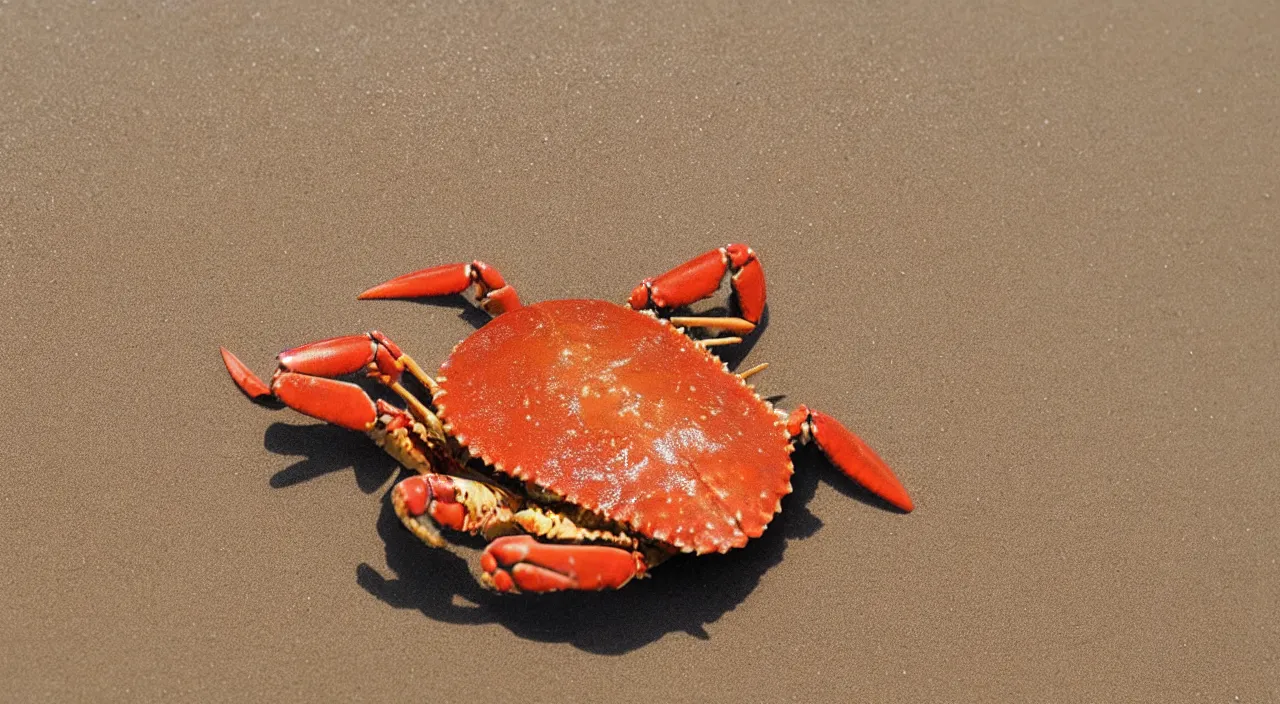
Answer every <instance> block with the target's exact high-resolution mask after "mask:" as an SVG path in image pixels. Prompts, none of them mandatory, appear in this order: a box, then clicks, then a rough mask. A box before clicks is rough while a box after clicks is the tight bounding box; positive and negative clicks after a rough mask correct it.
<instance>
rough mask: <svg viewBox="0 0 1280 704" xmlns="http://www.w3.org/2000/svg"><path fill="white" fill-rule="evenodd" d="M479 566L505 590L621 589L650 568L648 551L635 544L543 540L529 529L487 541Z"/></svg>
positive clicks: (495, 583) (486, 580) (493, 582)
mask: <svg viewBox="0 0 1280 704" xmlns="http://www.w3.org/2000/svg"><path fill="white" fill-rule="evenodd" d="M480 566H481V567H482V568H483V569H484V572H485V574H484V581H485V582H486V583H490V584H492V585H493V587H494V588H496V589H497V590H498V591H501V592H509V591H522V592H554V591H561V590H565V589H580V590H599V589H618V588H620V587H622V586H623V585H625V584H626V583H627V582H630V581H631V580H632V578H635V577H643V576H644V574H645V572H646V571H647V570H648V562H647V561H646V560H645V557H644V555H643V554H641V553H640V552H637V551H634V550H624V549H622V548H615V547H610V546H607V545H562V544H555V543H540V542H538V541H537V540H535V539H534V538H533V537H531V536H527V535H513V536H508V537H505V538H498V539H497V540H495V541H493V542H492V543H489V545H488V546H487V547H486V548H485V550H484V554H483V555H481V556H480Z"/></svg>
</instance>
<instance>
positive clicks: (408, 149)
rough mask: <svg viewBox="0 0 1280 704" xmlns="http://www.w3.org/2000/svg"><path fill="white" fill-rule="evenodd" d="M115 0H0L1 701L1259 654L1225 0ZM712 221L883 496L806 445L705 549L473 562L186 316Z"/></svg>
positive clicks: (789, 378) (350, 324)
mask: <svg viewBox="0 0 1280 704" xmlns="http://www.w3.org/2000/svg"><path fill="white" fill-rule="evenodd" d="M157 5H158V4H153V3H124V4H116V3H107V4H105V5H104V4H97V5H83V6H82V5H76V6H72V5H70V4H62V5H59V6H55V4H53V3H42V2H30V1H20V2H19V1H15V2H10V3H7V4H4V5H2V6H0V281H2V284H0V301H2V304H0V311H2V312H3V315H4V328H5V334H4V335H3V336H2V337H0V368H3V369H4V373H3V376H0V391H2V392H3V398H4V401H3V403H0V427H2V428H4V437H5V438H6V439H5V440H4V441H3V442H0V467H3V470H2V471H3V483H2V484H0V526H2V527H3V533H2V535H3V538H2V539H0V564H3V565H4V570H3V576H2V577H0V603H3V605H4V615H3V617H0V681H3V682H4V683H5V684H4V687H3V690H2V691H0V699H6V700H9V701H39V700H58V701H72V700H84V699H89V698H95V699H102V700H114V701H145V700H153V701H154V700H169V701H174V700H185V701H204V700H232V701H245V700H282V701H297V700H303V699H306V700H309V701H326V700H367V701H384V702H393V701H399V700H404V699H408V700H417V701H450V702H468V703H471V702H489V701H492V702H510V701H516V700H519V701H531V702H545V701H584V702H585V701H592V702H595V701H635V702H666V701H694V700H698V701H724V702H774V701H792V700H794V701H804V702H816V701H833V702H834V701H924V702H930V701H933V702H941V701H947V702H970V701H1116V702H1118V701H1135V702H1136V701H1151V702H1184V701H1187V702H1189V701H1207V702H1232V701H1237V700H1238V701H1244V702H1265V701H1277V700H1280V684H1278V683H1280V662H1278V660H1280V617H1278V616H1277V613H1278V609H1280V566H1278V564H1277V558H1280V467H1278V464H1280V463H1278V461H1277V459H1276V458H1277V456H1280V440H1278V439H1277V438H1278V434H1277V430H1278V429H1280V402H1278V401H1277V398H1278V397H1280V366H1278V364H1277V360H1278V355H1277V347H1278V343H1280V322H1278V321H1280V318H1278V317H1277V310H1280V231H1278V224H1280V223H1278V219H1277V215H1276V211H1277V207H1280V178H1278V174H1280V158H1278V157H1280V80H1278V76H1277V67H1278V66H1280V42H1277V41H1276V40H1277V36H1278V32H1280V14H1277V11H1276V8H1275V6H1274V5H1272V4H1271V3H1267V2H1257V1H1245V2H1232V3H1195V2H1185V1H1183V0H1176V1H1175V2H1169V3H1160V4H1150V3H1148V4H1146V5H1145V6H1144V5H1142V4H1137V3H1119V4H1108V3H1065V4H1064V3H1049V2H1044V3H1035V4H1033V5H1032V6H1030V7H1027V8H1022V9H1020V8H1018V7H1014V6H1007V5H1005V4H1002V3H977V4H973V3H968V4H952V5H940V4H938V3H927V2H907V3H902V4H897V3H894V4H890V5H888V6H885V5H881V4H872V3H847V4H846V3H836V2H796V3H787V4H783V3H762V4H752V5H739V4H737V3H709V4H703V3H690V4H666V3H660V4H652V3H645V4H640V3H635V4H627V3H623V4H600V5H596V4H589V5H578V4H573V3H568V4H566V3H556V4H555V5H554V6H552V5H550V4H547V3H528V4H518V3H517V4H502V5H498V4H477V5H470V4H456V3H417V4H406V3H376V4H365V3H350V4H348V3H311V2H304V1H302V0H284V1H282V2H279V3H272V4H268V5H259V4H257V3H248V2H228V3H219V5H220V6H221V7H219V8H216V9H215V8H213V7H211V4H207V3H165V4H159V6H157ZM375 5H376V6H375ZM729 242H745V243H748V244H750V245H751V246H752V247H753V248H754V249H755V250H756V251H757V252H759V254H760V257H761V259H762V261H763V262H764V266H765V271H766V274H767V276H768V285H769V288H768V290H769V309H768V319H767V325H765V326H764V327H765V328H766V329H764V330H762V331H761V333H760V334H759V335H758V336H757V338H755V339H754V341H753V342H754V344H752V345H750V347H749V348H748V349H746V350H743V351H741V352H736V353H733V354H732V355H731V358H732V360H731V361H733V362H734V363H735V364H738V365H740V366H739V368H740V369H745V368H747V367H748V366H751V365H754V364H756V363H758V362H763V361H768V362H770V363H771V365H772V366H770V367H769V369H768V371H767V372H765V373H763V374H761V375H760V376H757V377H755V378H754V379H753V382H754V383H756V384H758V387H759V390H760V392H761V393H762V394H764V395H767V396H777V395H785V398H781V399H778V403H779V405H780V406H782V407H784V408H791V407H794V406H795V405H798V404H800V403H804V404H807V405H809V406H811V407H813V408H816V409H820V410H823V411H826V412H828V413H830V414H831V415H834V416H836V417H838V418H840V419H841V420H843V421H844V422H845V423H846V424H847V425H848V426H849V427H851V428H852V429H854V430H855V431H856V432H858V433H859V434H860V435H862V436H863V437H864V438H865V439H866V440H867V441H868V442H869V443H871V444H872V446H874V447H875V448H876V449H877V450H878V451H879V452H880V453H881V454H882V455H883V456H884V457H885V459H886V460H888V461H889V463H890V464H891V465H892V466H893V467H894V468H895V469H896V471H897V472H898V475H899V476H900V477H901V478H902V480H903V482H904V483H905V484H906V486H907V487H908V488H909V489H910V491H911V493H912V496H913V498H914V499H915V502H916V506H917V509H916V511H915V512H914V513H911V514H909V515H902V514H899V513H896V512H893V511H890V510H886V509H885V508H884V507H883V506H882V505H880V504H878V503H876V502H874V501H871V500H869V499H868V498H867V495H866V494H865V493H864V492H862V491H861V490H859V489H858V488H856V487H855V486H854V485H853V484H852V482H850V481H848V480H847V479H845V478H844V477H842V476H841V475H839V474H838V473H837V472H836V471H835V470H833V469H832V468H831V467H830V466H829V465H828V464H826V463H825V462H824V461H823V460H822V459H821V457H820V456H819V455H817V454H815V453H813V452H812V451H809V450H805V451H803V452H800V453H798V454H797V456H796V461H797V474H796V476H795V478H794V485H795V492H794V494H793V495H792V496H790V497H789V498H788V499H787V500H786V501H785V502H784V504H783V512H782V514H781V515H780V517H778V518H777V519H776V520H775V521H774V523H773V524H772V525H771V526H770V528H769V530H768V531H767V532H766V534H765V535H764V537H762V538H761V539H759V540H757V541H754V542H753V543H752V544H751V545H749V546H748V547H747V548H745V549H743V550H740V551H735V552H733V553H731V554H728V555H724V556H714V557H707V558H701V559H683V560H675V561H672V562H670V563H668V564H666V565H663V566H661V567H660V568H658V569H656V570H655V571H654V573H653V576H652V579H646V580H643V581H641V582H638V583H635V584H633V585H631V586H629V587H627V588H626V589H625V590H623V591H621V592H618V593H608V594H571V595H557V596H553V597H549V598H541V599H537V598H535V599H526V598H498V597H496V596H495V595H493V594H491V593H488V592H485V591H483V590H482V589H480V588H479V587H478V586H477V585H476V583H475V581H474V578H473V573H474V571H475V570H476V566H475V555H476V549H475V548H476V543H475V542H474V541H471V542H468V543H465V544H464V545H462V546H460V547H459V548H458V549H456V551H453V552H446V551H432V550H429V549H427V548H426V547H425V546H422V545H420V544H419V543H417V542H416V541H415V539H414V538H413V537H412V536H410V535H408V534H407V532H406V531H404V530H403V529H402V528H401V527H400V526H399V525H398V523H396V521H395V519H394V516H393V515H392V513H391V510H390V507H389V505H388V501H387V498H386V492H387V491H388V489H389V487H390V485H391V481H392V479H393V477H394V475H395V471H394V467H393V465H392V463H391V461H390V460H389V459H388V458H386V457H385V455H382V454H381V453H380V452H379V451H377V450H376V448H374V447H373V446H372V444H371V443H369V442H368V440H367V439H366V438H364V437H362V436H360V435H358V434H354V433H348V432H346V431H341V430H337V429H333V428H330V427H325V426H320V425H316V424H315V423H314V422H313V421H311V420H310V419H307V418H305V417H303V416H301V415H298V414H296V413H293V412H291V411H288V410H272V409H269V408H264V407H261V406H256V405H254V404H252V403H250V402H249V401H248V400H246V399H245V398H244V397H243V396H242V395H241V394H239V393H238V392H237V391H236V389H235V387H234V386H233V385H232V384H231V382H230V380H229V379H228V377H227V374H226V372H225V371H224V369H223V368H222V364H221V362H220V360H219V358H218V347H219V346H220V345H226V346H227V347H229V348H230V349H232V350H234V351H235V352H236V353H237V354H238V355H239V356H240V357H241V358H242V359H243V360H244V361H245V362H246V363H248V364H249V365H250V366H252V367H253V368H254V369H256V370H257V371H258V372H259V373H261V374H268V373H269V372H270V371H271V369H272V366H273V361H272V360H273V357H274V355H275V354H276V353H278V352H279V351H280V350H282V349H285V348H287V347H291V346H294V345H297V344H300V343H302V342H307V341H311V340H315V339H319V338H323V337H328V336H333V335H340V334H349V333H358V332H362V331H366V330H370V329H379V330H382V331H385V332H386V333H387V334H388V335H390V336H391V337H392V338H393V339H395V340H397V341H398V342H399V343H400V344H401V345H402V346H403V347H404V348H405V349H406V350H409V351H410V352H411V353H412V354H413V355H414V356H415V357H416V358H417V359H419V360H422V361H423V362H424V364H426V365H427V366H428V367H434V366H435V365H437V364H438V363H439V362H440V361H442V360H443V359H444V358H445V356H447V354H448V353H449V350H450V349H451V348H452V346H453V345H454V344H455V343H456V342H458V341H459V340H461V339H462V338H463V337H465V336H466V335H467V334H468V333H469V332H471V331H472V330H473V329H474V328H473V323H475V322H477V317H476V316H475V315H474V313H473V311H472V309H471V308H470V307H468V306H467V305H466V304H464V303H460V302H458V301H453V302H448V301H446V302H443V303H442V304H439V305H437V304H427V305H421V304H416V303H406V302H358V301H356V300H355V294H356V293H358V292H359V291H361V290H363V289H365V288H367V287H369V286H371V285H373V284H375V283H378V282H380V281H383V280H385V279H387V278H390V277H391V276H394V275H396V274H400V273H404V272H407V271H411V270H414V269H418V268H422V267H425V266H428V265H431V264H437V263H443V262H451V261H470V260H471V259H474V258H479V259H483V260H484V261H486V262H489V263H490V264H492V265H494V266H496V267H498V268H499V269H500V270H501V271H502V273H503V274H504V275H505V276H506V278H507V280H508V281H510V282H511V283H512V284H514V285H515V286H516V287H517V289H518V290H519V292H520V294H521V296H522V297H523V298H524V299H525V300H526V301H537V300H546V299H551V298H564V297H599V298H605V299H609V300H613V301H618V302H621V301H623V300H625V297H626V295H627V293H628V292H629V291H630V290H631V288H632V287H633V286H634V285H635V284H636V283H637V282H638V281H639V280H640V279H642V278H644V277H646V276H653V275H657V274H659V273H661V272H663V271H665V270H667V269H669V268H671V267H673V266H675V265H676V264H678V263H680V262H682V261H684V260H685V259H687V258H689V257H692V256H694V255H696V254H699V253H701V252H704V251H707V250H709V249H711V248H714V247H719V246H723V245H724V244H726V243H729ZM723 302H724V299H723V298H720V299H717V300H716V301H712V302H709V303H708V304H707V305H715V304H717V303H720V304H722V303H723ZM482 317H483V316H481V318H482Z"/></svg>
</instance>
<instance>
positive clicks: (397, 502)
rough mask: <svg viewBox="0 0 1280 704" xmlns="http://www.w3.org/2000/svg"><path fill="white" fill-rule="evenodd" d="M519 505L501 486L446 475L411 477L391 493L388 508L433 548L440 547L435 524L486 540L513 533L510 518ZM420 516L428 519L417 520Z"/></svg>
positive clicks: (441, 540) (440, 538)
mask: <svg viewBox="0 0 1280 704" xmlns="http://www.w3.org/2000/svg"><path fill="white" fill-rule="evenodd" d="M522 503H523V500H522V499H521V498H520V497H517V496H515V495H513V494H511V493H510V492H508V491H507V490H505V489H502V488H501V487H498V486H495V485H493V484H490V483H488V482H482V481H477V480H473V479H463V478H461V477H453V476H449V475H447V474H435V473H427V474H421V475H416V476H412V477H409V478H408V479H405V480H403V481H401V482H400V483H399V484H396V487H395V488H394V489H392V490H391V505H392V507H393V508H395V511H396V515H397V516H399V517H400V522H401V523H403V524H404V526H405V527H406V528H408V529H409V531H410V532H412V533H413V534H414V535H416V536H418V537H419V538H421V539H422V541H423V542H425V543H426V544H428V545H430V546H432V547H437V548H438V547H443V546H444V538H442V537H440V531H439V530H437V529H436V526H437V525H439V526H444V527H445V528H452V529H453V530H460V531H464V532H467V533H479V534H483V535H485V536H486V537H493V536H494V535H504V534H510V533H513V532H516V530H517V529H516V528H514V527H513V521H512V517H513V514H514V513H515V512H516V511H517V510H519V508H520V505H521V504H522ZM422 516H427V517H429V518H430V520H421V517H422Z"/></svg>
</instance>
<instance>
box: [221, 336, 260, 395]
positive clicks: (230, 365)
mask: <svg viewBox="0 0 1280 704" xmlns="http://www.w3.org/2000/svg"><path fill="white" fill-rule="evenodd" d="M218 349H219V350H220V351H221V352H222V363H223V364H225V365H227V371H228V372H230V373H231V380H232V381H234V382H236V386H239V387H240V390H241V391H243V392H244V393H245V395H247V396H248V397H249V398H251V399H255V400H256V399H260V398H266V397H269V396H271V389H270V388H269V387H268V386H267V385H266V383H264V382H263V381H262V379H259V378H258V375H257V374H254V373H253V372H252V371H250V370H249V368H248V367H246V366H245V365H244V362H241V361H240V358H239V357H236V356H235V355H234V354H231V350H229V349H227V348H226V347H219V348H218Z"/></svg>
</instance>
